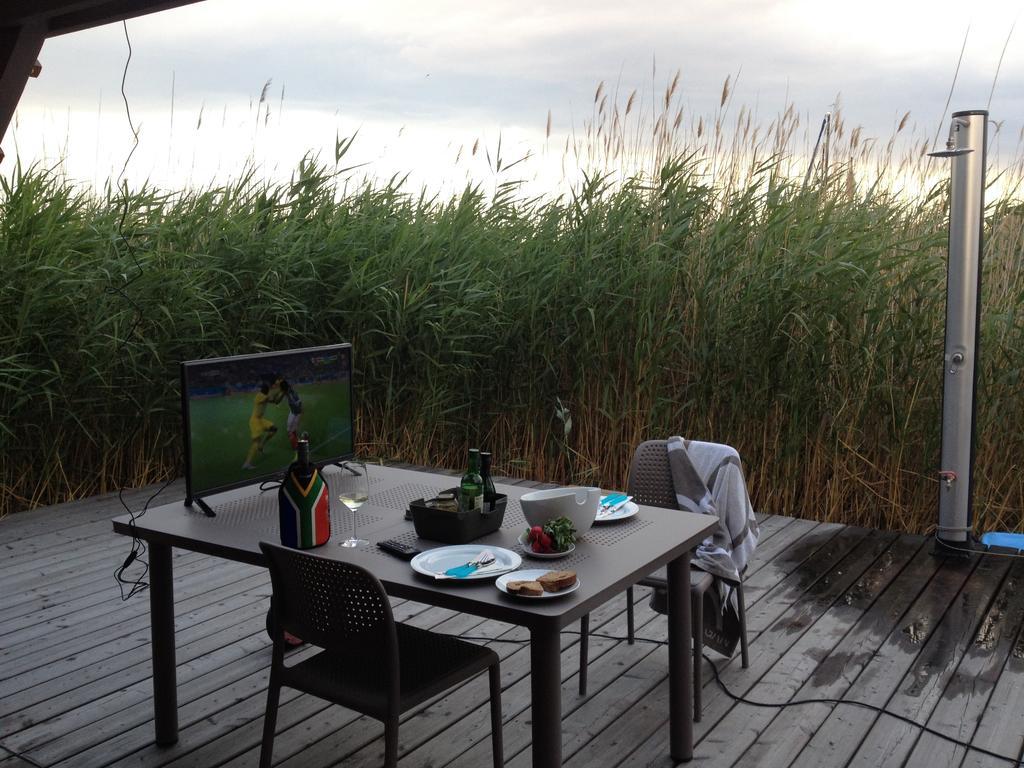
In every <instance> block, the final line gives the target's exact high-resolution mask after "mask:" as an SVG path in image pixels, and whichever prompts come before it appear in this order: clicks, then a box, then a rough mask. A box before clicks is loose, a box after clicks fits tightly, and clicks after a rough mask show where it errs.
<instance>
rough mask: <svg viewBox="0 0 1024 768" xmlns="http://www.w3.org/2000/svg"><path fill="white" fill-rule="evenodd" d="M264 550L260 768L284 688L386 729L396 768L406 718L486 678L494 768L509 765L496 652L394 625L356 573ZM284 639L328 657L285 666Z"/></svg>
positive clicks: (369, 577)
mask: <svg viewBox="0 0 1024 768" xmlns="http://www.w3.org/2000/svg"><path fill="white" fill-rule="evenodd" d="M260 549H262V550H263V554H264V555H265V556H266V558H267V565H268V567H269V568H270V580H271V583H272V585H273V590H274V596H273V599H272V601H271V624H272V637H273V638H274V652H273V659H272V662H271V667H270V687H269V689H268V691H267V713H266V719H265V720H264V725H263V748H262V750H261V752H260V768H270V762H271V754H272V752H273V748H274V730H275V727H276V724H277V707H278V700H279V697H280V691H281V686H288V687H289V688H294V689H296V690H300V691H304V692H306V693H310V694H312V695H314V696H319V697H320V698H322V699H326V700H327V701H330V702H333V703H335V704H340V705H341V706H344V707H348V708H349V709H353V710H355V711H356V712H360V713H362V714H364V715H367V716H369V717H373V718H375V719H377V720H380V721H382V722H383V723H384V744H385V746H384V765H385V766H387V768H393V766H396V765H397V764H398V720H399V717H400V716H401V714H402V713H403V712H405V711H407V710H409V709H410V708H412V707H415V706H416V705H418V704H422V703H423V702H424V701H426V700H427V699H429V698H431V697H433V696H435V695H437V694H439V693H443V692H444V691H446V690H447V689H449V688H451V687H452V686H454V685H456V684H457V683H460V682H463V681H465V680H468V679H469V678H471V677H474V676H475V675H477V674H479V673H481V672H483V671H484V670H487V671H488V673H489V676H490V691H491V745H492V751H493V758H494V765H495V768H498V766H501V765H503V757H502V741H501V675H500V670H499V666H498V655H497V654H496V653H495V652H494V651H492V650H490V649H489V648H483V647H481V646H478V645H474V644H472V643H467V642H465V641H463V640H458V639H456V638H454V637H450V636H448V635H441V634H437V633H435V632H427V631H426V630H422V629H417V628H415V627H410V626H407V625H405V624H402V623H398V622H396V621H395V619H394V616H393V615H392V613H391V603H390V602H389V601H388V597H387V594H386V593H385V591H384V587H383V586H382V585H381V583H380V581H378V580H377V578H376V577H375V576H374V575H373V574H371V573H370V572H369V571H367V570H365V569H363V568H360V567H359V566H357V565H353V564H351V563H346V562H341V561H338V560H332V559H330V558H326V557H321V556H318V555H314V554H310V553H307V552H300V551H298V550H294V549H289V548H287V547H282V546H279V545H277V544H268V543H266V542H261V543H260ZM284 631H288V632H290V633H292V634H293V635H295V636H297V637H301V638H302V639H303V640H305V641H306V642H307V643H311V644H313V645H315V646H318V647H320V648H323V649H324V650H322V651H320V652H319V653H317V654H316V655H314V656H311V657H309V658H306V659H304V660H303V661H300V662H298V663H297V664H294V665H291V666H288V665H285V663H284V652H285V641H284Z"/></svg>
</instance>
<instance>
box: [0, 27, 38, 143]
mask: <svg viewBox="0 0 1024 768" xmlns="http://www.w3.org/2000/svg"><path fill="white" fill-rule="evenodd" d="M45 39H46V25H45V23H44V22H43V21H41V20H37V21H35V22H28V23H26V24H24V25H23V26H20V27H3V28H0V140H2V139H3V137H4V134H5V133H6V132H7V126H8V125H10V123H11V118H12V117H14V110H15V109H17V108H18V100H19V99H20V98H21V94H22V91H24V90H25V83H26V82H28V78H29V76H30V75H31V74H32V68H33V66H34V65H35V63H36V58H37V57H38V56H39V51H40V49H41V48H42V47H43V40H45ZM0 159H2V154H0Z"/></svg>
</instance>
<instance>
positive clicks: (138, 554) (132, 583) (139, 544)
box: [107, 21, 174, 601]
mask: <svg viewBox="0 0 1024 768" xmlns="http://www.w3.org/2000/svg"><path fill="white" fill-rule="evenodd" d="M121 25H122V26H123V28H124V39H125V43H126V44H127V45H128V57H127V58H126V59H125V62H124V70H123V71H122V73H121V98H122V99H123V101H124V111H125V115H126V117H127V118H128V127H129V129H131V132H132V137H133V138H134V143H133V144H132V148H131V150H130V151H129V152H128V156H127V157H126V158H125V160H124V165H123V166H121V172H120V173H119V174H118V175H117V182H116V186H117V188H118V190H119V191H120V194H121V200H122V205H121V217H120V219H119V220H118V222H117V236H118V237H119V238H120V240H121V242H122V243H124V247H125V249H126V250H127V252H128V255H129V256H130V257H131V259H132V261H133V262H134V264H135V274H134V275H132V276H131V277H128V278H126V279H125V280H124V282H123V283H122V284H120V285H118V284H115V283H113V282H112V283H111V284H110V286H109V287H108V288H107V291H108V293H113V294H116V295H118V296H120V297H121V298H122V299H124V300H125V302H126V303H127V304H128V306H129V307H130V308H131V311H132V322H131V325H130V326H129V327H128V331H127V333H126V334H125V336H124V339H123V340H122V341H121V344H120V345H119V348H118V355H120V354H121V353H122V352H124V350H125V348H126V347H127V346H128V344H129V342H130V340H131V339H132V337H133V336H135V333H136V331H137V330H138V328H139V325H140V324H141V323H142V308H141V307H140V306H139V304H138V302H137V301H136V300H135V299H134V298H133V297H132V295H131V294H130V293H129V292H128V289H129V288H130V287H131V286H132V285H133V284H134V283H135V282H136V281H138V280H139V279H140V278H141V277H142V275H143V272H144V271H145V270H144V269H143V267H142V264H141V263H140V262H139V258H138V255H137V254H136V252H135V248H134V247H133V246H132V243H131V241H130V240H129V239H128V237H127V236H126V235H125V233H124V227H125V222H126V221H127V220H128V209H129V200H128V182H127V181H123V179H124V174H125V172H126V171H127V170H128V163H130V162H131V159H132V156H133V155H134V154H135V150H136V149H138V148H139V132H138V130H137V129H136V128H135V122H134V121H133V120H132V110H131V105H130V104H129V102H128V94H127V92H126V90H125V83H126V82H127V80H128V66H129V64H131V61H132V41H131V37H130V36H129V35H128V23H127V22H125V21H122V22H121ZM137 433H138V425H137V423H136V426H134V427H133V428H132V430H131V431H130V432H129V433H128V435H127V437H126V439H125V444H126V445H131V443H132V440H133V439H134V437H135V435H136V434H137ZM173 479H174V475H173V474H172V475H171V477H170V478H169V479H168V480H167V482H165V483H164V484H163V485H162V486H161V487H160V488H159V489H158V490H157V491H156V492H155V493H154V494H153V495H152V496H150V497H149V498H148V499H146V503H145V504H144V505H143V507H142V510H141V511H140V512H138V513H136V512H135V511H134V510H133V509H131V507H129V506H128V502H126V501H125V498H124V491H125V488H124V486H123V485H122V486H120V487H119V488H118V491H117V500H118V501H119V502H121V506H122V507H124V510H125V511H126V512H127V513H128V516H129V522H128V527H129V529H130V530H131V532H132V534H131V535H132V544H131V550H130V551H129V552H128V556H127V557H125V559H124V561H123V562H122V563H121V565H120V566H118V567H117V569H116V570H115V571H114V579H115V580H116V581H117V588H118V590H120V592H121V600H122V601H124V600H128V599H129V598H131V597H133V596H134V595H136V594H138V593H139V592H141V591H142V590H144V589H146V588H147V587H148V586H149V584H148V582H146V580H145V579H146V576H147V575H148V573H149V563H148V562H147V561H146V559H145V555H146V544H145V542H144V541H143V540H142V539H140V538H139V537H138V536H137V535H136V532H135V522H136V520H137V519H138V518H140V517H142V516H143V515H145V514H146V511H147V510H148V509H149V505H150V504H151V503H152V502H153V500H154V499H155V498H156V497H157V496H159V495H160V494H161V493H162V492H163V491H164V489H166V488H167V486H169V485H170V484H171V482H172V481H173ZM135 563H140V564H141V566H142V572H141V573H140V574H138V575H137V576H135V577H130V576H127V575H126V573H127V571H128V569H129V568H131V566H132V565H134V564H135ZM125 587H128V588H129V589H128V591H127V593H125Z"/></svg>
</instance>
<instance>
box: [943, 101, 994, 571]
mask: <svg viewBox="0 0 1024 768" xmlns="http://www.w3.org/2000/svg"><path fill="white" fill-rule="evenodd" d="M987 145H988V111H987V110H983V109H976V110H968V111H963V112H954V113H953V120H952V123H951V125H950V128H949V140H948V141H947V142H946V149H945V151H941V152H933V153H932V155H933V156H934V157H949V158H952V160H951V165H952V182H951V188H950V197H949V263H948V266H947V269H946V341H945V357H944V366H943V386H942V460H941V462H942V463H941V469H940V471H939V476H940V477H941V482H940V483H939V524H938V527H937V529H936V539H937V545H936V552H937V553H947V554H948V553H950V552H954V551H959V552H962V551H963V550H966V549H969V548H970V534H971V528H972V518H973V514H972V503H973V490H974V488H973V486H974V477H973V471H974V416H975V389H976V384H977V378H978V336H979V330H980V323H979V320H980V317H981V259H982V237H983V229H984V226H983V225H984V211H985V160H986V153H987V149H988V146H987Z"/></svg>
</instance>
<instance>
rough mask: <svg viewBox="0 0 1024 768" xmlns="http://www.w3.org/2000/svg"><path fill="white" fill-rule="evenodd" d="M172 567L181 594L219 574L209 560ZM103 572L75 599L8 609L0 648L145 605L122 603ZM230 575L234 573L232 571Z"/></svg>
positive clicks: (110, 576)
mask: <svg viewBox="0 0 1024 768" xmlns="http://www.w3.org/2000/svg"><path fill="white" fill-rule="evenodd" d="M182 561H184V562H182ZM174 566H175V583H176V584H178V583H180V584H181V591H182V592H183V593H185V594H187V593H188V591H189V590H191V589H193V588H194V587H195V586H196V585H197V584H198V585H202V584H203V583H204V582H209V581H211V580H215V577H216V576H217V575H218V569H217V564H216V563H215V562H213V561H211V560H210V559H208V558H202V557H192V558H182V559H181V560H176V561H175V563H174ZM105 572H106V577H105V578H101V579H98V580H96V581H91V582H88V583H87V584H86V585H82V586H83V588H88V590H89V592H87V593H86V594H85V595H84V596H79V598H78V599H77V600H72V601H70V602H69V601H65V600H63V599H62V600H61V601H60V602H56V601H54V602H44V603H42V604H41V605H40V603H39V601H38V599H37V600H35V601H28V602H29V604H30V605H38V606H39V607H37V608H36V610H34V611H33V610H27V611H26V610H25V606H24V604H23V603H21V604H19V605H18V606H16V607H14V608H11V609H10V613H12V614H16V615H8V616H5V618H4V622H3V624H2V627H3V634H2V635H0V647H4V648H8V647H10V646H14V645H19V644H23V643H28V642H30V641H32V640H33V639H35V638H38V637H45V636H48V635H50V634H51V633H52V632H53V631H54V630H57V629H67V628H68V627H73V626H81V625H82V624H83V623H85V622H87V621H89V620H91V619H96V618H101V617H103V616H105V615H107V614H110V613H117V614H118V616H119V617H121V618H123V617H124V615H125V613H126V609H130V608H132V607H137V606H141V605H143V604H144V603H145V602H146V601H145V599H144V598H140V599H139V600H137V601H136V602H135V603H133V604H131V605H128V604H126V603H125V602H123V601H122V600H121V599H120V592H119V591H118V589H117V582H116V581H115V580H114V575H113V568H110V567H109V564H108V567H107V568H106V569H105ZM230 573H236V572H235V571H233V570H232V571H230ZM250 573H251V571H250ZM239 575H241V574H239ZM179 579H180V581H179ZM73 591H74V590H69V592H73ZM126 591H127V590H126ZM0 663H2V662H0Z"/></svg>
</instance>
